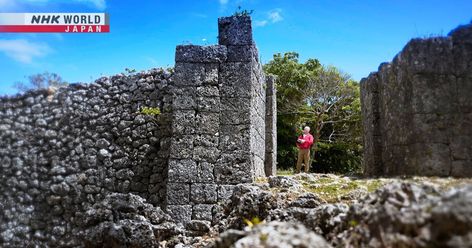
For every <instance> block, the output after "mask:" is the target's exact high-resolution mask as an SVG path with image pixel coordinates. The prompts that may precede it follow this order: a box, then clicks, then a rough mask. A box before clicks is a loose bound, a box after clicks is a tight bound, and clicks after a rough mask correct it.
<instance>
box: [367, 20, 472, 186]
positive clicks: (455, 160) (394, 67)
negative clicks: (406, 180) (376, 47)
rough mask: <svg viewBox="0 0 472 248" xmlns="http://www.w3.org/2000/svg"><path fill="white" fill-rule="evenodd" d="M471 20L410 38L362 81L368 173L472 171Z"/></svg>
mask: <svg viewBox="0 0 472 248" xmlns="http://www.w3.org/2000/svg"><path fill="white" fill-rule="evenodd" d="M471 98H472V24H469V25H465V26H460V27H458V28H457V29H455V30H453V31H452V32H451V33H450V34H449V35H448V36H447V37H436V38H428V39H413V40H411V41H410V42H409V43H408V44H407V45H406V46H405V48H404V49H403V50H402V51H401V52H400V53H399V54H398V55H397V56H396V57H395V58H394V60H393V61H392V62H391V63H384V64H382V65H381V66H380V67H379V71H378V72H374V73H372V74H370V75H369V77H368V78H364V79H363V80H362V81H361V100H362V115H363V126H364V168H365V172H366V174H368V175H427V176H456V177H464V176H472V101H471Z"/></svg>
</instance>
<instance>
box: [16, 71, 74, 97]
mask: <svg viewBox="0 0 472 248" xmlns="http://www.w3.org/2000/svg"><path fill="white" fill-rule="evenodd" d="M67 84H68V83H67V82H66V81H64V80H63V79H62V78H61V76H59V75H57V74H56V73H49V72H44V73H38V74H34V75H30V76H29V77H28V84H25V83H23V82H16V83H15V85H14V87H15V88H16V89H18V90H19V91H20V92H25V91H28V90H37V89H47V88H49V87H55V88H58V87H61V86H65V85H67Z"/></svg>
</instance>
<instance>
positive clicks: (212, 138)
mask: <svg viewBox="0 0 472 248" xmlns="http://www.w3.org/2000/svg"><path fill="white" fill-rule="evenodd" d="M218 141H219V133H218V134H197V135H195V138H194V142H193V144H194V146H204V147H218Z"/></svg>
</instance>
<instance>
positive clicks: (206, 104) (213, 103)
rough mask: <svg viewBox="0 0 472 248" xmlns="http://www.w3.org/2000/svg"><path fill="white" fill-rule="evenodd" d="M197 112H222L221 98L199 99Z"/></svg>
mask: <svg viewBox="0 0 472 248" xmlns="http://www.w3.org/2000/svg"><path fill="white" fill-rule="evenodd" d="M196 102H197V111H199V112H214V113H218V112H220V98H219V97H197V101H196Z"/></svg>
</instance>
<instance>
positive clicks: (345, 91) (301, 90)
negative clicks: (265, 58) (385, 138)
mask: <svg viewBox="0 0 472 248" xmlns="http://www.w3.org/2000/svg"><path fill="white" fill-rule="evenodd" d="M264 69H265V71H266V73H271V74H275V75H277V104H278V106H277V107H278V111H277V117H278V120H277V125H278V128H277V132H278V137H277V138H278V141H279V142H278V147H279V148H280V149H279V150H278V153H279V154H281V156H291V157H293V159H287V158H286V157H279V158H280V160H279V161H280V162H281V163H283V162H288V163H289V164H288V165H285V167H288V166H293V164H294V163H295V161H294V160H295V156H296V155H295V154H296V149H295V147H294V140H295V137H293V135H294V134H296V133H297V131H299V130H300V129H301V128H303V126H304V125H308V126H310V127H311V128H312V133H313V135H314V138H315V140H316V143H315V144H314V146H313V152H312V158H316V153H317V152H318V150H319V148H320V147H321V149H324V150H323V152H322V154H323V158H326V157H327V156H329V152H326V151H331V152H333V153H334V152H336V154H338V155H337V156H336V157H338V158H342V159H348V160H352V161H349V163H343V162H342V161H339V162H340V163H339V164H349V166H350V168H351V167H352V168H355V167H356V166H358V165H359V166H360V149H361V146H360V144H361V126H360V97H359V84H358V83H357V82H355V81H354V80H351V79H350V76H349V75H347V74H345V73H342V72H340V71H339V70H338V69H336V68H335V67H333V66H321V64H320V63H319V61H318V60H316V59H308V60H307V61H306V62H305V63H299V62H298V54H297V53H294V52H289V53H285V54H284V56H282V55H280V54H276V55H274V59H273V60H272V61H270V62H269V63H268V64H266V65H265V66H264ZM320 144H322V145H321V146H319V145H320ZM342 151H344V152H345V154H344V153H342ZM339 154H342V156H341V155H339ZM333 155H334V154H333ZM351 155H352V156H351ZM279 158H278V159H279ZM311 161H314V159H311ZM323 161H328V162H329V163H334V160H326V159H324V160H323ZM351 162H353V163H354V164H355V165H352V164H353V163H351ZM315 163H316V162H315ZM323 166H325V167H326V166H327V165H323ZM282 167H284V165H283V164H282ZM328 167H336V165H330V166H328ZM338 171H342V170H338Z"/></svg>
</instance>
